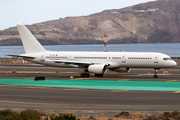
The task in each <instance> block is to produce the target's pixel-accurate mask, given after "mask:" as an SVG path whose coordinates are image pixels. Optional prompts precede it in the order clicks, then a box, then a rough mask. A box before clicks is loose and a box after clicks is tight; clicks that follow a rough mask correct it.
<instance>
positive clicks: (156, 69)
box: [153, 68, 160, 78]
mask: <svg viewBox="0 0 180 120" xmlns="http://www.w3.org/2000/svg"><path fill="white" fill-rule="evenodd" d="M159 69H160V68H154V70H155V73H154V75H153V78H157V77H158V76H157V73H158V70H159Z"/></svg>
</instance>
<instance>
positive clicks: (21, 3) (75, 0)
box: [0, 0, 155, 30]
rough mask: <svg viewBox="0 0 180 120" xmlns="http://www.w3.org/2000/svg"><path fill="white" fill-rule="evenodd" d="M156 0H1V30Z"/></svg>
mask: <svg viewBox="0 0 180 120" xmlns="http://www.w3.org/2000/svg"><path fill="white" fill-rule="evenodd" d="M149 1H155V0H0V30H4V29H7V28H9V27H14V26H16V25H17V24H26V25H31V24H34V23H39V22H45V21H49V20H56V19H59V18H65V17H71V16H86V15H89V14H93V13H98V12H102V11H103V10H109V9H120V8H124V7H128V6H132V5H136V4H139V3H146V2H149Z"/></svg>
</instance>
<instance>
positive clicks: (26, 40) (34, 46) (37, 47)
mask: <svg viewBox="0 0 180 120" xmlns="http://www.w3.org/2000/svg"><path fill="white" fill-rule="evenodd" d="M17 28H18V31H19V34H20V36H21V40H22V43H23V46H24V49H25V51H26V53H27V54H28V53H37V52H45V51H46V50H45V49H44V48H43V46H42V45H41V44H40V43H39V42H38V41H37V39H36V38H35V37H34V36H33V35H32V33H31V32H30V31H29V30H28V29H27V28H26V26H25V25H17Z"/></svg>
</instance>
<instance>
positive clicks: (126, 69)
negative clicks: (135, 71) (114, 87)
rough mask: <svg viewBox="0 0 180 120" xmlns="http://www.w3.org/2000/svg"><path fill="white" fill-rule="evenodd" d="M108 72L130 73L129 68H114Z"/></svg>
mask: <svg viewBox="0 0 180 120" xmlns="http://www.w3.org/2000/svg"><path fill="white" fill-rule="evenodd" d="M110 70H111V71H114V72H119V73H125V72H130V71H131V68H115V69H110Z"/></svg>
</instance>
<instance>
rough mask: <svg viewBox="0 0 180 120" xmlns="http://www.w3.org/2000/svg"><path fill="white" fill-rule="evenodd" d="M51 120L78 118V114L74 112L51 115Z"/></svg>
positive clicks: (74, 119)
mask: <svg viewBox="0 0 180 120" xmlns="http://www.w3.org/2000/svg"><path fill="white" fill-rule="evenodd" d="M50 119H51V120H76V116H75V115H73V114H72V113H67V114H59V116H55V117H54V116H50Z"/></svg>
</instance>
